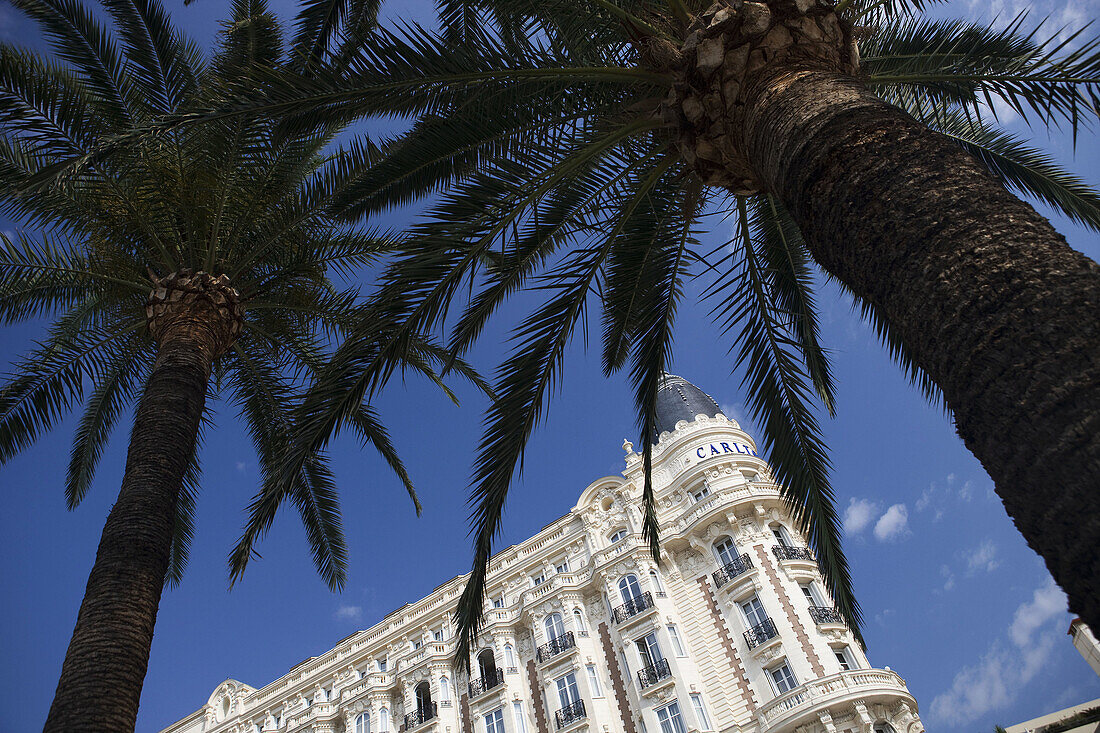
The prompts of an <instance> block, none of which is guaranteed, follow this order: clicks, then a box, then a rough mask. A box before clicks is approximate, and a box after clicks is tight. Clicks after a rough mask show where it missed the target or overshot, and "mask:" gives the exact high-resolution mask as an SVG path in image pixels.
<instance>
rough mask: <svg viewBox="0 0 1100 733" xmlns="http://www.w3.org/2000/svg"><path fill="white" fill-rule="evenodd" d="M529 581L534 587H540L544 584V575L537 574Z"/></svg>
mask: <svg viewBox="0 0 1100 733" xmlns="http://www.w3.org/2000/svg"><path fill="white" fill-rule="evenodd" d="M531 580H532V581H534V583H535V585H542V584H543V583H545V582H546V575H545V574H544V573H539V574H538V575H536V576H535V577H533V578H531Z"/></svg>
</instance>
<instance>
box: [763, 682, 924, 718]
mask: <svg viewBox="0 0 1100 733" xmlns="http://www.w3.org/2000/svg"><path fill="white" fill-rule="evenodd" d="M899 697H900V698H901V699H903V700H905V701H906V702H907V703H909V705H910V706H911V707H913V708H916V702H915V701H914V700H913V697H912V695H910V694H909V690H908V689H907V688H906V687H905V682H904V681H903V680H902V679H901V677H898V676H897V674H895V673H894V672H887V671H886V670H881V669H853V670H850V671H848V672H841V673H840V674H834V675H830V676H828V677H821V678H820V679H816V680H813V681H811V682H807V683H806V684H804V685H799V686H798V687H796V688H794V689H793V690H791V691H790V692H787V693H784V694H782V695H780V696H778V697H777V698H775V699H774V700H772V701H771V702H769V703H765V704H764V705H762V706H761V707H760V708H758V709H757V711H756V716H757V723H758V725H759V730H760V733H771V732H772V731H780V730H783V731H787V730H794V729H795V728H797V727H798V726H799V725H802V724H805V723H817V722H818V720H819V718H818V714H819V713H820V712H821V711H822V710H827V709H829V708H834V707H836V706H838V705H843V704H848V703H850V702H852V701H854V700H862V701H863V702H864V704H865V705H867V707H870V706H871V705H872V704H873V703H876V702H884V703H885V702H889V703H890V704H895V703H896V702H897V700H898V698H899Z"/></svg>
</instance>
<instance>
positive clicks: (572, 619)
mask: <svg viewBox="0 0 1100 733" xmlns="http://www.w3.org/2000/svg"><path fill="white" fill-rule="evenodd" d="M660 400H661V402H660V404H659V407H660V408H661V410H660V412H661V416H662V418H661V423H660V424H661V427H663V428H665V432H662V433H661V435H660V437H659V440H658V441H657V442H656V444H655V445H654V450H653V459H654V471H653V473H654V482H655V487H656V491H657V500H658V506H659V519H660V521H661V527H662V531H661V545H662V548H663V558H662V563H661V565H660V567H658V566H657V564H656V563H654V562H653V559H652V557H651V555H650V554H649V551H648V549H647V547H646V544H645V543H644V542H643V541H642V537H641V526H642V521H641V520H642V517H641V491H642V485H643V476H642V459H641V455H640V454H638V453H636V452H634V451H633V446H632V445H631V444H630V443H629V442H624V445H623V447H624V449H625V450H626V470H624V471H623V473H622V477H618V476H609V477H606V478H602V479H599V480H597V481H595V482H593V483H592V484H590V485H589V486H588V488H586V489H585V490H584V492H583V493H582V494H581V496H580V500H579V501H578V502H577V505H576V506H575V507H573V509H572V510H571V511H570V512H569V514H567V515H565V516H564V517H562V518H560V519H558V520H557V521H555V522H553V523H552V524H550V525H549V526H547V527H546V528H545V529H543V530H542V531H541V532H539V533H538V534H537V535H535V536H534V537H532V538H531V539H529V540H527V541H526V542H523V543H521V544H518V545H514V546H512V547H509V548H508V549H507V550H504V551H503V552H500V553H498V554H497V555H496V556H495V557H494V558H493V560H492V564H491V571H490V574H489V581H488V594H487V595H488V599H489V600H488V602H487V612H486V624H485V628H484V631H483V632H482V634H481V638H480V641H479V644H478V653H477V656H476V658H475V659H473V660H472V662H473V666H472V669H473V673H472V675H470V677H469V678H467V676H466V675H465V674H462V673H456V672H455V671H454V670H453V669H452V667H451V651H452V643H451V642H452V635H451V628H452V627H451V615H452V613H453V611H454V606H455V604H456V602H457V600H458V597H459V595H460V593H461V592H462V588H463V586H464V583H465V580H466V579H465V576H463V577H458V578H454V579H453V580H451V581H449V582H447V583H445V584H443V585H442V586H440V587H439V588H437V589H436V590H435V592H433V593H432V594H431V595H429V596H428V597H426V598H423V599H421V600H419V601H416V602H415V603H411V604H408V605H406V606H404V607H403V608H401V609H399V610H397V611H395V612H394V613H391V614H390V615H389V616H387V617H385V618H384V619H383V620H382V621H381V622H379V623H378V624H376V625H375V626H373V627H371V628H369V629H366V630H364V631H360V632H358V633H356V634H353V635H352V636H350V637H348V638H347V639H345V640H343V641H342V642H340V643H339V644H338V645H337V646H336V647H335V648H333V649H331V650H330V651H328V652H326V653H325V654H323V655H321V656H319V657H315V658H313V659H310V660H308V661H306V662H303V663H302V664H299V665H298V666H297V667H295V668H293V669H292V670H290V671H289V672H288V673H287V674H285V675H283V676H282V677H280V678H279V679H277V680H275V681H274V682H272V683H271V684H269V685H267V686H266V687H263V688H261V689H255V688H252V687H249V686H248V685H245V684H242V683H240V682H237V681H235V680H227V681H226V682H224V683H222V684H221V685H219V686H218V688H217V689H216V690H215V691H214V692H213V694H212V695H211V696H210V698H209V700H208V701H207V703H206V705H204V706H203V707H202V708H201V709H199V710H198V711H196V712H195V713H193V714H191V715H190V716H188V717H186V718H184V719H183V720H181V721H179V722H177V723H175V724H173V725H171V726H169V727H168V728H166V729H164V731H163V733H200V732H201V733H215V732H216V733H293V732H298V733H305V732H306V731H310V732H316V733H341V732H343V733H379V732H380V731H388V732H390V733H397V732H398V731H401V730H409V731H417V733H420V732H421V731H422V732H423V733H554V732H556V731H562V732H563V733H579V732H581V731H586V732H590V733H597V732H598V733H690V732H695V731H699V732H702V731H721V732H723V733H726V732H730V731H736V732H737V733H795V732H796V731H797V732H798V733H850V732H857V731H858V732H859V733H879V732H880V731H886V732H894V733H922V732H923V730H924V727H923V726H922V724H921V722H920V719H919V718H918V717H917V704H916V702H915V700H914V699H913V697H912V696H911V695H910V694H909V691H908V690H907V689H906V686H905V682H904V681H903V680H902V679H901V677H899V676H898V675H897V674H896V673H894V672H892V671H890V670H889V668H887V669H872V668H871V667H870V665H869V664H868V662H867V658H866V656H865V655H864V653H863V650H862V649H861V648H860V646H859V644H858V642H856V641H855V639H854V638H853V636H852V634H851V632H850V631H849V630H848V629H847V628H846V627H845V625H844V623H843V621H842V619H840V617H839V616H838V615H837V614H836V612H835V611H834V610H833V608H832V605H831V601H830V600H829V597H828V594H827V591H826V590H825V589H824V587H823V585H822V583H821V576H820V574H819V572H818V568H817V565H816V563H815V562H814V560H813V559H812V556H811V555H810V553H809V551H808V550H806V549H805V541H804V539H803V538H802V537H801V536H800V535H799V533H798V531H797V530H796V529H795V528H794V526H793V524H792V522H791V521H790V517H789V514H788V512H787V510H786V508H785V506H784V503H783V501H782V500H781V499H780V497H779V488H778V487H777V486H776V485H775V484H774V483H773V482H771V481H770V479H769V470H768V465H767V464H766V463H765V462H764V461H763V460H762V459H761V458H759V457H758V456H757V455H756V446H755V444H754V442H753V440H752V438H751V437H750V436H749V435H747V434H746V433H745V432H744V431H742V430H741V429H740V427H739V426H738V424H737V423H736V422H734V421H733V420H729V419H727V418H726V417H725V416H724V415H722V414H721V413H720V412H719V411H718V407H717V405H716V404H714V402H713V400H711V399H710V398H709V397H707V396H706V395H705V394H703V393H702V392H701V391H699V390H698V389H697V388H696V387H694V386H693V385H691V384H690V383H688V382H685V381H684V380H681V379H680V378H678V377H668V378H667V379H666V382H665V385H664V387H663V388H662V392H661V397H660ZM678 418H686V419H678Z"/></svg>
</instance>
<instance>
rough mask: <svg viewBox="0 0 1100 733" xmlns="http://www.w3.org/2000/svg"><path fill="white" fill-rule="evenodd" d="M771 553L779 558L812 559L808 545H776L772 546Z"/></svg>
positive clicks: (811, 560)
mask: <svg viewBox="0 0 1100 733" xmlns="http://www.w3.org/2000/svg"><path fill="white" fill-rule="evenodd" d="M772 554H774V555H775V556H776V557H777V558H779V559H780V560H809V561H810V562H813V561H814V556H813V554H812V553H811V552H810V548H809V547H791V546H790V545H776V546H774V547H772Z"/></svg>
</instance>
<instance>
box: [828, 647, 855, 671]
mask: <svg viewBox="0 0 1100 733" xmlns="http://www.w3.org/2000/svg"><path fill="white" fill-rule="evenodd" d="M833 654H834V655H836V661H837V662H839V663H840V669H841V671H843V672H847V671H848V670H850V669H856V668H857V667H858V665H857V664H856V663H855V660H854V659H852V652H851V650H849V649H848V647H846V646H842V647H839V648H834V649H833Z"/></svg>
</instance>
